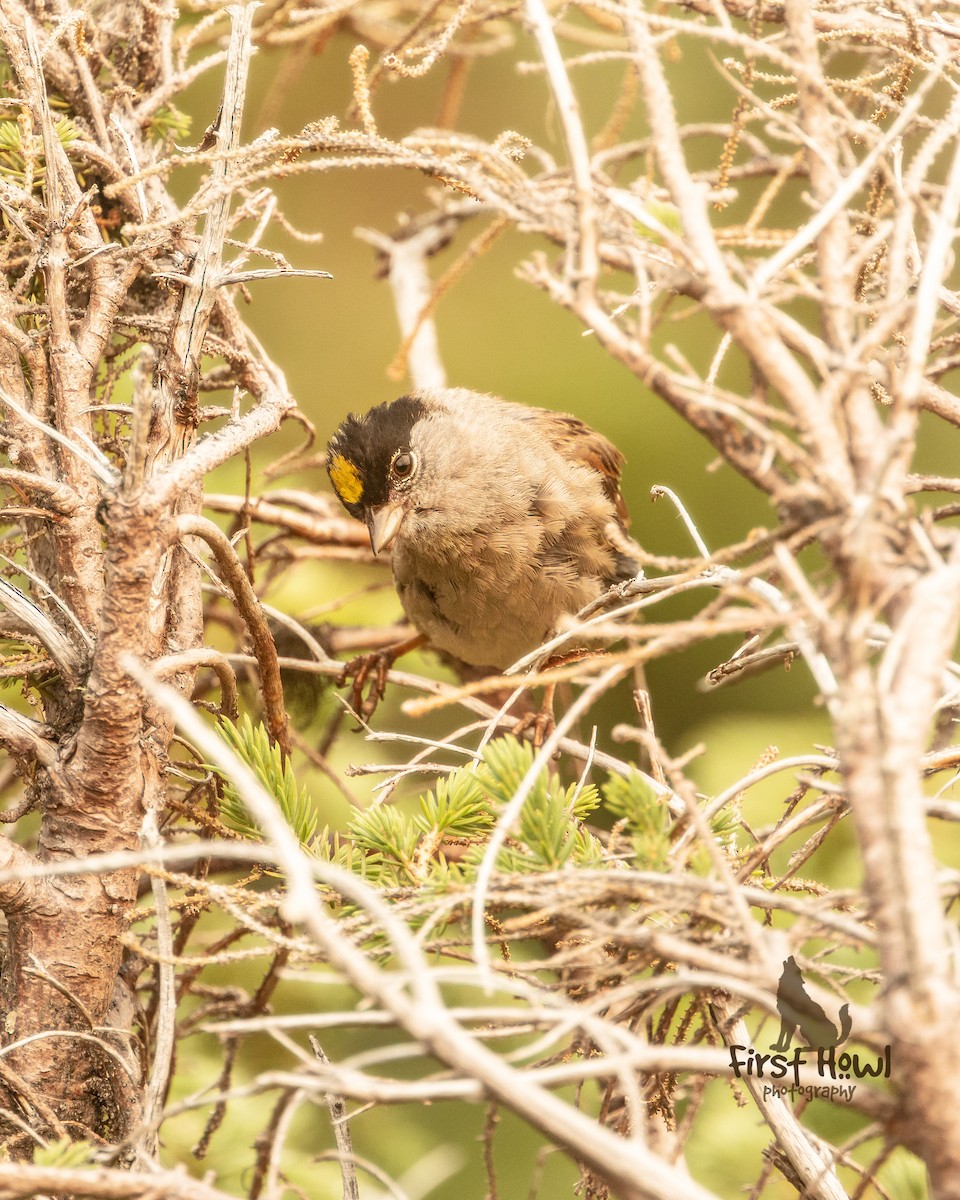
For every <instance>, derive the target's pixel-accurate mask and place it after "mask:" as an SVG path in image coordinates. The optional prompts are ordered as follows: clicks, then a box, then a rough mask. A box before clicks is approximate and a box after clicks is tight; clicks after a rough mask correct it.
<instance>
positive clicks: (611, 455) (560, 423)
mask: <svg viewBox="0 0 960 1200" xmlns="http://www.w3.org/2000/svg"><path fill="white" fill-rule="evenodd" d="M527 412H528V413H529V414H530V416H529V418H528V419H530V420H537V421H539V422H540V423H541V425H542V428H543V431H544V433H545V435H546V436H547V437H548V438H549V440H550V442H551V443H552V444H553V446H554V448H555V449H556V450H557V451H558V452H559V453H560V454H562V455H563V456H564V458H566V459H571V460H573V461H574V462H579V463H582V464H583V466H585V467H590V468H591V470H593V471H596V472H597V474H598V475H599V476H600V478H601V481H602V483H603V490H604V491H605V492H606V494H607V496H608V497H609V498H610V502H611V503H612V504H613V506H614V509H615V510H616V514H617V519H618V520H619V522H620V524H621V526H622V528H623V529H629V527H630V514H629V513H628V512H627V506H626V504H625V503H624V499H623V496H622V495H621V494H620V475H621V473H622V471H623V464H624V462H625V461H626V460H625V459H624V457H623V455H622V454H621V453H620V451H619V450H618V449H617V448H616V446H615V445H614V444H613V442H611V441H609V440H608V439H607V438H605V437H604V436H603V434H602V433H597V431H596V430H595V429H591V428H590V426H589V425H587V424H585V423H584V422H583V421H581V420H580V418H579V417H575V416H573V415H572V414H570V413H555V412H551V411H550V410H549V409H545V408H540V409H528V410H527Z"/></svg>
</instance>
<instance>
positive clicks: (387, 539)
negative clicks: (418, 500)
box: [367, 500, 406, 555]
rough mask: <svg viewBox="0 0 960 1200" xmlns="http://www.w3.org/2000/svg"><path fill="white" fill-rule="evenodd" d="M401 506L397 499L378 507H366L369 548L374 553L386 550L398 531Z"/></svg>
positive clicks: (401, 515)
mask: <svg viewBox="0 0 960 1200" xmlns="http://www.w3.org/2000/svg"><path fill="white" fill-rule="evenodd" d="M405 515H406V514H405V513H404V510H403V506H402V505H401V504H400V502H399V501H398V500H394V501H393V502H392V503H390V504H381V505H380V507H379V508H368V509H367V529H368V531H369V533H370V548H371V549H372V550H373V553H374V555H377V554H379V553H380V551H381V550H386V548H387V547H388V546H389V545H390V543H391V542H392V541H393V539H394V538H395V537H396V536H397V534H398V533H399V532H400V526H401V524H402V523H403V518H404V516H405Z"/></svg>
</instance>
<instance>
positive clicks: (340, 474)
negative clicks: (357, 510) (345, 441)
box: [327, 454, 363, 504]
mask: <svg viewBox="0 0 960 1200" xmlns="http://www.w3.org/2000/svg"><path fill="white" fill-rule="evenodd" d="M327 470H328V471H329V473H330V482H331V483H332V484H333V486H334V487H335V488H336V491H337V495H338V496H339V497H340V499H341V500H342V501H343V502H344V504H356V503H357V502H358V501H359V499H360V497H361V496H362V495H363V483H362V481H361V479H360V472H359V471H358V470H357V468H356V467H355V466H354V465H353V463H352V462H351V461H350V460H349V459H348V458H344V457H343V455H342V454H335V455H334V456H333V458H332V459H331V460H330V464H329V466H328V467H327Z"/></svg>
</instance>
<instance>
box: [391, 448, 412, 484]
mask: <svg viewBox="0 0 960 1200" xmlns="http://www.w3.org/2000/svg"><path fill="white" fill-rule="evenodd" d="M416 465H417V460H416V459H415V458H414V456H413V455H412V454H411V452H410V451H409V450H400V451H399V452H398V453H397V454H395V455H394V456H393V462H392V463H391V464H390V469H391V470H392V472H393V474H394V476H395V477H396V478H397V479H409V478H410V476H411V475H412V474H413V470H414V467H415V466H416Z"/></svg>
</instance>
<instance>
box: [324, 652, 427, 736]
mask: <svg viewBox="0 0 960 1200" xmlns="http://www.w3.org/2000/svg"><path fill="white" fill-rule="evenodd" d="M425 641H426V638H424V637H423V636H422V634H417V636H416V637H412V638H406V639H405V640H404V641H402V642H395V643H394V645H392V646H387V647H385V648H384V649H383V650H374V651H373V652H372V653H370V654H361V655H359V656H358V657H357V658H352V659H351V660H350V661H349V662H348V663H344V665H343V670H342V671H341V672H340V678H339V680H338V681H337V682H338V685H339V686H340V687H343V686H344V684H346V683H348V682H349V681H351V680H352V681H353V682H352V685H351V688H350V707H351V708H352V709H353V711H354V712H355V713H356V714H357V716H359V717H360V718H361V719H362V720H367V719H368V718H370V717H372V716H373V714H374V713H375V712H376V710H377V705H378V704H379V703H380V701H381V700H382V699H383V696H384V693H385V691H386V689H387V675H388V674H389V671H390V668H391V667H392V666H393V664H394V663H395V662H396V661H397V659H398V658H401V657H402V656H403V655H404V654H407V653H409V651H411V650H416V648H417V647H418V646H422V645H423V643H424V642H425ZM368 685H369V686H368ZM365 689H366V694H364V690H365Z"/></svg>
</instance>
